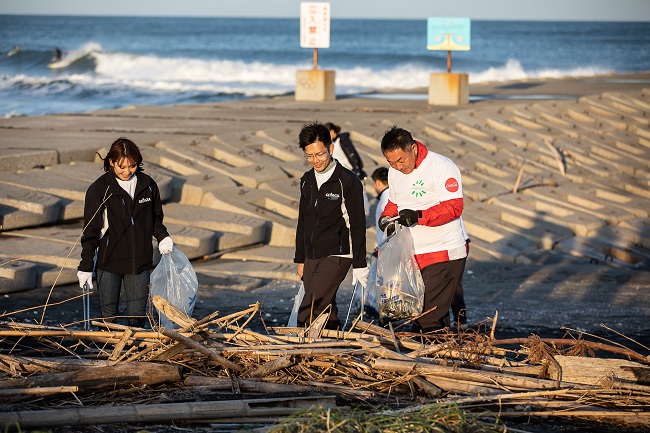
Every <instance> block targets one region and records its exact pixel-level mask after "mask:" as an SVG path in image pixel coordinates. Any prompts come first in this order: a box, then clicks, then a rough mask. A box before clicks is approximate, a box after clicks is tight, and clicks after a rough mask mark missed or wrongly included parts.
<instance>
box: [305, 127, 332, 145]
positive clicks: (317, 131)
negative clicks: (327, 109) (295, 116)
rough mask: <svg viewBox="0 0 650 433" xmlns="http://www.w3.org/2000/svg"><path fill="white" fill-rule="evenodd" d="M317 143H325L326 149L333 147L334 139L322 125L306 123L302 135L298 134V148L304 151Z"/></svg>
mask: <svg viewBox="0 0 650 433" xmlns="http://www.w3.org/2000/svg"><path fill="white" fill-rule="evenodd" d="M317 141H320V142H321V143H323V144H324V145H325V147H329V146H331V145H332V137H331V136H330V131H329V129H327V127H326V126H325V125H323V124H322V123H318V122H310V123H305V124H304V125H303V126H302V129H301V130H300V134H298V146H300V148H301V149H302V150H305V147H307V146H309V145H310V144H313V143H315V142H317Z"/></svg>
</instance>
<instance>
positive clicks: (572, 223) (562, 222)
mask: <svg viewBox="0 0 650 433" xmlns="http://www.w3.org/2000/svg"><path fill="white" fill-rule="evenodd" d="M490 203H491V204H492V203H493V204H497V205H499V206H501V207H502V208H504V213H506V212H507V213H508V214H509V215H508V217H507V218H508V219H509V220H510V222H512V223H513V224H517V223H520V224H522V225H530V224H531V223H532V224H535V221H540V222H545V223H547V224H555V225H557V226H561V227H567V228H570V229H571V230H573V232H574V233H575V234H576V235H580V236H587V235H589V234H594V233H595V232H596V230H598V229H600V228H601V227H603V226H604V225H606V224H607V223H606V221H604V220H602V219H601V218H598V217H596V216H594V215H590V214H587V213H584V212H580V211H578V210H576V209H571V208H570V207H567V206H563V205H561V204H558V203H554V202H550V201H548V200H545V199H542V198H535V197H531V196H529V195H523V194H510V195H505V196H499V197H495V198H493V199H491V200H490ZM522 216H523V217H522ZM518 217H519V218H520V220H518ZM503 218H504V217H503V214H502V219H503Z"/></svg>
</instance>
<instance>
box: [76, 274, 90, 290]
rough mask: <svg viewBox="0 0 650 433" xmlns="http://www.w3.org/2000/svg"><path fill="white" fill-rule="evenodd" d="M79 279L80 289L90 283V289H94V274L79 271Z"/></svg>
mask: <svg viewBox="0 0 650 433" xmlns="http://www.w3.org/2000/svg"><path fill="white" fill-rule="evenodd" d="M77 278H78V279H79V287H81V288H82V289H83V288H84V286H85V285H86V283H88V287H90V288H91V289H92V288H93V273H92V272H84V271H78V272H77Z"/></svg>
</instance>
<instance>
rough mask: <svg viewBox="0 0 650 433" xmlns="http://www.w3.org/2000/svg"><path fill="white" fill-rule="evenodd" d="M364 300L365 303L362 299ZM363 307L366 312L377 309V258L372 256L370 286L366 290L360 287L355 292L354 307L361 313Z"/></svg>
mask: <svg viewBox="0 0 650 433" xmlns="http://www.w3.org/2000/svg"><path fill="white" fill-rule="evenodd" d="M362 297H363V298H364V299H363V301H362V300H361V298H362ZM361 305H363V308H364V311H366V312H375V311H378V308H377V257H375V255H374V254H371V255H370V266H369V267H368V284H366V287H365V289H364V288H362V287H361V285H359V287H358V288H356V289H355V290H354V307H355V308H356V309H357V311H361Z"/></svg>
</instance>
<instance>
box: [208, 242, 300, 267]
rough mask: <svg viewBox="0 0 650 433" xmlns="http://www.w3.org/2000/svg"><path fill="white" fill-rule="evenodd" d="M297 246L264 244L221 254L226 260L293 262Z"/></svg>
mask: <svg viewBox="0 0 650 433" xmlns="http://www.w3.org/2000/svg"><path fill="white" fill-rule="evenodd" d="M294 253H295V248H290V247H273V246H270V245H262V246H260V247H256V248H246V249H240V250H237V251H232V252H228V253H226V254H224V255H222V256H221V258H222V259H224V260H228V259H230V260H241V261H256V262H271V263H289V264H292V263H293V256H294Z"/></svg>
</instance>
